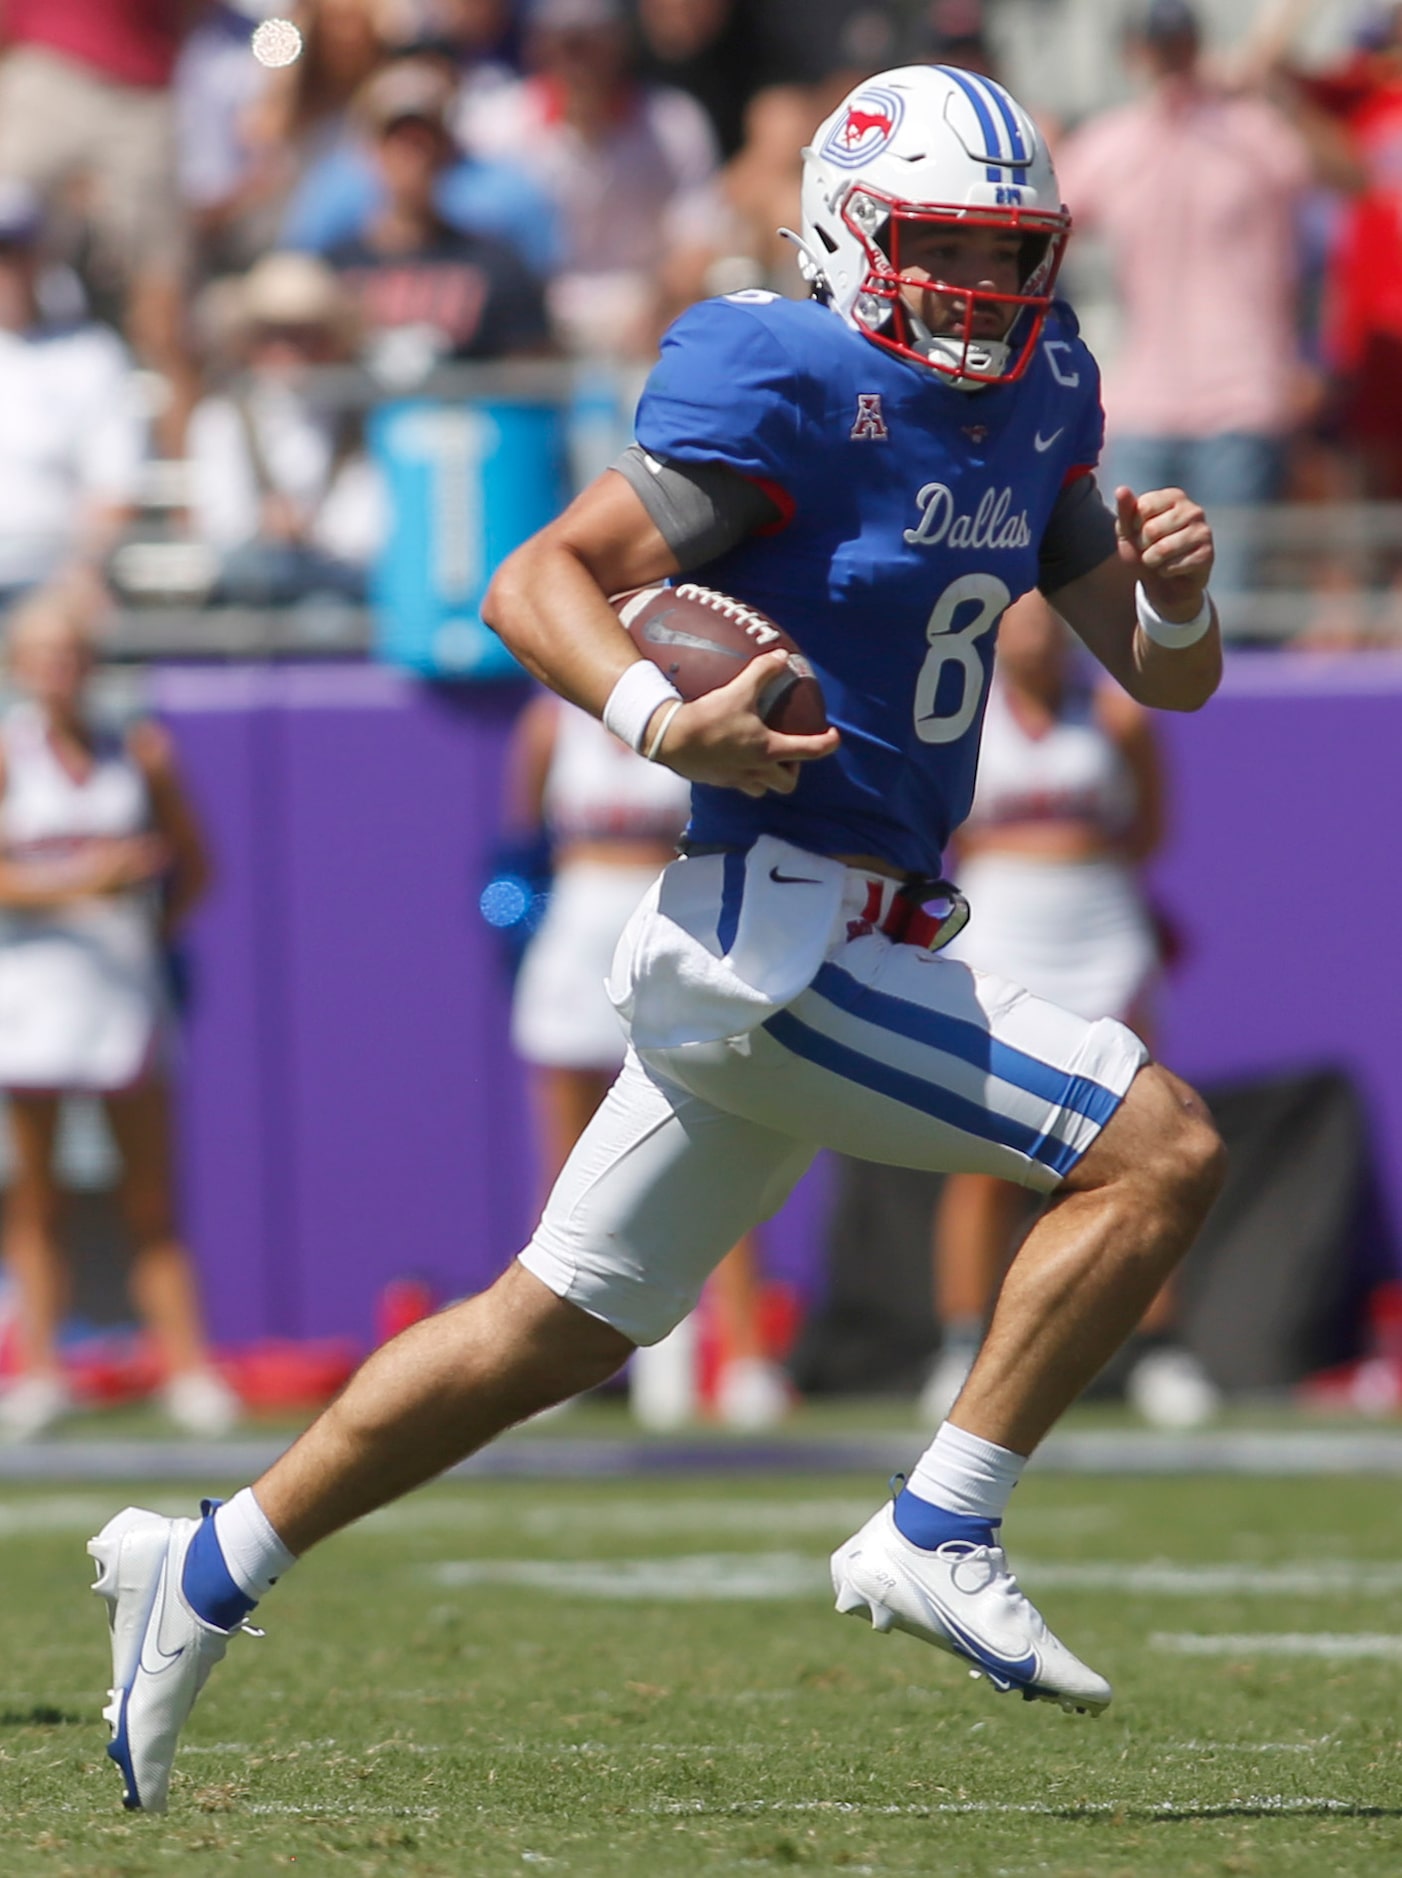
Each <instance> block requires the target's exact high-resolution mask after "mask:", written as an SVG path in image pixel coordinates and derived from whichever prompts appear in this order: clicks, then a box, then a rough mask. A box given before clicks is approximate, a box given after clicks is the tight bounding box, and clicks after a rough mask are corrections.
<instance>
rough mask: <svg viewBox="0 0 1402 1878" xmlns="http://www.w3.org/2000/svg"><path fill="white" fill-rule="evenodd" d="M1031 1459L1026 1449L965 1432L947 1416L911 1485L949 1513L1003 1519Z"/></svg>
mask: <svg viewBox="0 0 1402 1878" xmlns="http://www.w3.org/2000/svg"><path fill="white" fill-rule="evenodd" d="M1026 1465H1027V1456H1026V1455H1025V1454H1014V1453H1013V1451H1012V1449H1011V1448H1000V1447H999V1446H998V1445H997V1443H996V1442H993V1441H984V1440H983V1439H982V1438H981V1437H980V1436H978V1435H970V1434H966V1433H965V1432H964V1430H963V1429H962V1428H956V1427H955V1426H954V1423H953V1422H944V1423H942V1424H941V1427H940V1430H939V1433H938V1434H937V1435H936V1436H935V1438H934V1440H933V1441H932V1442H931V1443H930V1445H929V1447H928V1448H926V1450H925V1452H924V1453H923V1454H922V1455H921V1456H920V1459H919V1460H918V1461H917V1462H916V1465H915V1472H914V1473H913V1474H912V1475H911V1476H910V1479H909V1480H908V1481H907V1482H906V1485H907V1487H908V1488H909V1490H910V1491H911V1492H912V1493H913V1494H914V1495H915V1496H916V1498H917V1499H920V1500H928V1501H929V1503H930V1504H931V1506H938V1507H942V1508H943V1510H944V1511H945V1512H946V1513H960V1514H962V1515H963V1516H964V1517H966V1518H968V1519H990V1520H991V1519H1001V1518H1002V1517H1003V1514H1004V1513H1005V1512H1006V1511H1007V1506H1008V1501H1009V1500H1010V1499H1011V1498H1012V1491H1013V1488H1014V1487H1015V1486H1016V1485H1017V1483H1018V1481H1019V1480H1020V1479H1021V1478H1022V1470H1023V1468H1024V1467H1026Z"/></svg>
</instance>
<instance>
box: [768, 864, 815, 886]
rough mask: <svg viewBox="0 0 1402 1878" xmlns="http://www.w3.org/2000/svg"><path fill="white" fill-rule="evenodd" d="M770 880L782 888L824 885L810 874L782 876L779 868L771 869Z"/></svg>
mask: <svg viewBox="0 0 1402 1878" xmlns="http://www.w3.org/2000/svg"><path fill="white" fill-rule="evenodd" d="M769 878H770V879H771V880H772V881H774V882H775V883H776V884H777V885H778V886H780V887H820V886H821V885H822V884H823V883H822V882H821V881H820V880H814V879H812V878H811V876H809V875H808V874H781V873H780V872H779V870H778V868H777V867H771V868H770V870H769Z"/></svg>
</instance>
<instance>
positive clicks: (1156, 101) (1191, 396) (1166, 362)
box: [1057, 0, 1358, 593]
mask: <svg viewBox="0 0 1402 1878" xmlns="http://www.w3.org/2000/svg"><path fill="white" fill-rule="evenodd" d="M1200 52H1201V41H1200V33H1199V26H1198V19H1197V15H1196V13H1195V12H1194V11H1193V9H1192V7H1191V6H1189V5H1188V4H1187V3H1186V0H1149V4H1148V5H1147V6H1144V7H1143V8H1142V10H1141V11H1140V12H1139V14H1138V15H1137V17H1136V23H1135V26H1134V29H1133V31H1132V32H1131V34H1130V35H1129V38H1128V41H1127V55H1128V58H1129V61H1130V64H1131V67H1132V68H1133V69H1134V71H1135V72H1136V73H1137V74H1138V75H1139V76H1141V77H1142V79H1143V80H1144V82H1145V86H1146V90H1145V94H1144V95H1143V96H1142V97H1140V98H1138V99H1136V100H1135V101H1133V102H1131V103H1129V104H1126V105H1122V106H1120V107H1118V108H1117V109H1114V110H1111V111H1107V112H1105V113H1104V114H1103V115H1101V116H1099V117H1096V118H1094V119H1092V120H1091V122H1090V123H1088V124H1087V125H1085V126H1084V127H1083V128H1081V129H1080V130H1079V131H1077V132H1076V133H1075V134H1074V135H1072V136H1071V137H1069V138H1068V139H1067V140H1066V142H1065V143H1064V144H1063V145H1062V147H1061V149H1060V150H1059V152H1058V154H1057V175H1058V177H1059V179H1060V182H1061V187H1062V190H1063V193H1064V194H1065V197H1066V200H1067V202H1068V204H1069V205H1070V208H1071V212H1072V214H1073V215H1074V217H1075V218H1076V222H1077V225H1078V226H1079V227H1080V228H1082V229H1086V230H1091V231H1094V232H1098V233H1100V234H1102V235H1103V236H1104V238H1105V240H1106V242H1107V244H1108V247H1109V250H1110V254H1111V258H1112V260H1113V262H1114V265H1115V270H1116V274H1117V278H1118V285H1119V290H1120V296H1121V300H1122V303H1123V310H1124V337H1123V347H1122V350H1121V352H1120V354H1119V356H1118V358H1117V359H1116V361H1115V363H1114V364H1113V366H1112V367H1111V369H1110V370H1109V372H1108V373H1107V375H1106V387H1105V404H1106V411H1107V415H1108V420H1109V436H1110V442H1109V448H1108V451H1107V454H1106V459H1105V485H1106V487H1107V489H1113V488H1114V487H1115V486H1116V485H1117V484H1120V483H1127V484H1129V485H1130V487H1131V488H1133V489H1136V490H1144V489H1156V488H1165V487H1170V486H1181V487H1183V488H1185V489H1187V490H1188V491H1189V493H1190V494H1192V495H1193V496H1194V497H1196V498H1197V500H1198V501H1200V502H1203V503H1205V504H1207V505H1208V507H1210V508H1211V509H1212V510H1213V516H1214V522H1215V523H1216V524H1217V538H1218V552H1217V567H1216V572H1215V574H1214V578H1213V585H1214V587H1215V588H1216V589H1217V590H1218V591H1219V592H1220V593H1227V592H1230V591H1233V590H1238V591H1239V590H1240V589H1242V588H1243V587H1246V586H1249V585H1250V583H1251V578H1252V571H1253V570H1252V565H1251V558H1250V555H1249V552H1248V549H1247V546H1246V541H1245V537H1244V536H1243V535H1241V534H1238V533H1234V532H1233V530H1232V528H1231V526H1230V523H1231V518H1230V516H1224V515H1223V514H1222V513H1221V511H1222V510H1223V509H1224V508H1227V509H1230V508H1232V507H1235V506H1238V505H1242V504H1252V503H1263V502H1268V501H1270V500H1271V499H1272V497H1274V496H1275V495H1276V494H1277V493H1278V491H1279V489H1280V486H1281V481H1282V476H1283V472H1284V467H1285V452H1286V444H1287V440H1288V438H1289V435H1290V432H1291V430H1292V428H1293V427H1294V425H1295V424H1296V422H1297V421H1298V420H1299V418H1300V416H1301V415H1302V414H1303V409H1304V387H1303V384H1302V370H1301V358H1300V347H1299V340H1298V333H1297V325H1296V281H1297V271H1298V269H1297V238H1296V227H1295V217H1296V213H1297V210H1298V208H1299V205H1300V202H1301V199H1302V197H1303V195H1304V193H1305V191H1306V189H1307V188H1308V186H1309V185H1310V183H1311V181H1312V179H1313V178H1315V177H1319V178H1320V179H1321V180H1324V181H1328V182H1330V183H1333V184H1336V185H1337V186H1339V187H1343V188H1350V187H1353V186H1354V185H1355V184H1356V182H1357V180H1358V172H1357V166H1356V164H1355V162H1354V160H1353V158H1352V155H1351V153H1350V152H1349V150H1348V147H1347V145H1346V143H1345V141H1344V140H1343V139H1342V138H1340V137H1338V136H1337V135H1335V134H1333V133H1332V131H1331V130H1330V128H1329V127H1328V126H1327V125H1326V124H1324V123H1323V121H1322V120H1321V119H1319V118H1318V117H1317V116H1315V117H1314V118H1312V119H1311V121H1310V124H1309V131H1310V136H1309V137H1308V138H1307V137H1306V136H1305V135H1303V134H1302V132H1301V130H1300V129H1297V128H1295V127H1293V126H1292V125H1291V123H1290V122H1289V121H1288V120H1287V119H1286V118H1285V116H1284V115H1283V114H1282V113H1281V112H1280V111H1279V110H1278V109H1277V108H1276V107H1275V106H1274V105H1273V104H1271V103H1269V102H1268V101H1267V100H1265V99H1264V98H1261V97H1255V96H1241V95H1232V94H1229V93H1228V92H1226V91H1224V90H1223V89H1221V88H1220V87H1219V86H1217V85H1216V84H1214V83H1213V82H1212V81H1211V80H1210V79H1209V78H1208V76H1207V75H1206V73H1205V71H1204V70H1203V67H1202V63H1201V57H1200ZM1243 309H1249V313H1248V314H1247V315H1246V316H1245V317H1243Z"/></svg>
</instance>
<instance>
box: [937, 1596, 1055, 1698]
mask: <svg viewBox="0 0 1402 1878" xmlns="http://www.w3.org/2000/svg"><path fill="white" fill-rule="evenodd" d="M926 1596H927V1597H928V1596H929V1593H928V1592H927V1593H926ZM930 1604H931V1608H932V1609H933V1610H934V1612H935V1615H936V1616H937V1617H938V1618H939V1621H940V1623H941V1624H943V1626H944V1629H945V1634H946V1635H947V1636H948V1637H949V1640H950V1642H951V1643H954V1644H956V1645H957V1646H958V1648H959V1650H960V1652H961V1653H962V1654H963V1655H964V1656H967V1657H968V1658H970V1660H971V1661H972V1662H975V1663H977V1664H978V1666H979V1668H980V1669H982V1670H984V1671H986V1672H987V1674H988V1675H989V1676H994V1677H1004V1678H1006V1679H1007V1681H1008V1683H1010V1684H1013V1683H1015V1684H1016V1685H1017V1686H1018V1687H1019V1688H1022V1687H1024V1686H1026V1685H1027V1684H1029V1683H1032V1682H1034V1681H1035V1680H1036V1675H1037V1659H1036V1657H1035V1656H1033V1655H1032V1654H1031V1652H1030V1651H1029V1653H1028V1654H1027V1655H1026V1656H1021V1657H1018V1658H1016V1659H1015V1660H1010V1659H1009V1658H1007V1657H1005V1656H995V1655H994V1654H993V1652H992V1651H991V1650H987V1649H985V1648H984V1646H983V1645H982V1644H981V1643H980V1642H979V1641H978V1639H977V1638H976V1637H971V1636H970V1635H969V1633H968V1632H967V1631H966V1630H965V1629H964V1627H963V1626H962V1625H961V1624H960V1623H959V1621H958V1619H957V1618H954V1617H951V1616H949V1614H948V1613H947V1612H946V1611H944V1610H942V1609H941V1608H940V1606H939V1605H938V1604H937V1603H936V1602H935V1600H934V1599H933V1598H931V1599H930Z"/></svg>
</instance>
